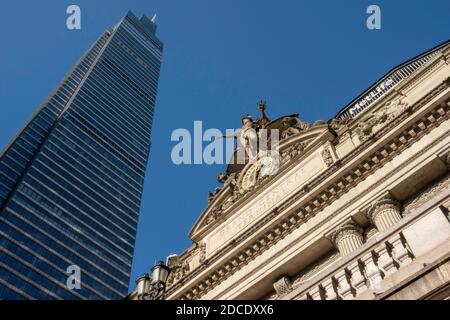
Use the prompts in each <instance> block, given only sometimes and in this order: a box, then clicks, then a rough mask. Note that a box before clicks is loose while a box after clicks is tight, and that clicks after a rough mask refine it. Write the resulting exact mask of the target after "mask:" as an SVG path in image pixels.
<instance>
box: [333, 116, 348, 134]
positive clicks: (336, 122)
mask: <svg viewBox="0 0 450 320" xmlns="http://www.w3.org/2000/svg"><path fill="white" fill-rule="evenodd" d="M349 121H350V120H349V119H336V118H334V119H332V120H331V121H330V128H331V129H333V130H334V131H339V130H340V129H341V128H345V127H347V123H348V122H349Z"/></svg>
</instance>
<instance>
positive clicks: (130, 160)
mask: <svg viewBox="0 0 450 320" xmlns="http://www.w3.org/2000/svg"><path fill="white" fill-rule="evenodd" d="M155 33H156V24H155V21H154V19H152V20H150V19H149V18H147V17H145V16H143V17H141V18H140V19H138V18H137V17H136V16H135V15H133V14H132V13H131V12H129V13H127V14H126V15H125V17H123V18H122V19H121V20H120V21H119V23H118V24H117V25H116V26H115V27H114V28H110V29H108V30H107V31H106V32H105V33H104V34H103V35H102V36H101V37H100V38H99V39H98V40H97V41H96V42H95V43H94V45H93V46H92V47H91V48H90V49H89V50H88V51H87V52H86V54H85V55H84V56H83V57H82V58H81V59H80V61H79V62H78V63H77V64H76V65H75V67H74V68H73V69H72V70H71V71H70V72H69V73H68V75H67V76H66V77H65V78H64V80H63V81H62V82H61V83H60V84H59V85H58V87H57V88H56V90H55V91H54V92H53V93H52V94H51V95H50V96H49V97H48V99H47V100H46V101H45V102H44V103H43V104H42V106H41V107H40V108H39V109H38V111H37V112H36V113H35V114H34V115H33V117H32V119H31V120H30V121H29V122H28V123H27V124H26V125H25V127H24V128H23V129H22V130H21V131H20V132H19V134H18V135H17V136H16V137H15V138H14V139H13V141H12V142H11V143H10V144H9V145H8V146H7V147H6V149H5V150H4V151H3V152H2V153H1V154H0V298H2V299H120V298H123V297H124V296H125V295H126V294H127V290H128V283H129V278H130V271H131V262H132V256H133V251H134V244H135V236H136V228H137V223H138V217H139V208H140V203H141V196H142V189H143V183H144V175H145V170H146V166H147V160H148V154H149V150H150V134H151V129H152V120H153V112H154V106H155V98H156V92H157V86H158V78H159V71H160V65H161V57H162V51H163V44H162V43H161V41H160V40H159V39H158V38H157V37H156V35H155ZM78 268H79V269H78ZM77 270H79V271H80V275H81V277H80V282H81V283H80V284H81V288H79V289H76V288H75V289H71V288H72V286H67V283H70V284H72V285H73V284H75V285H76V283H77V282H76V279H77V278H76V275H77V272H76V271H77ZM71 276H72V277H71ZM74 277H75V278H74Z"/></svg>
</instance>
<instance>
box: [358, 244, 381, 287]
mask: <svg viewBox="0 0 450 320" xmlns="http://www.w3.org/2000/svg"><path fill="white" fill-rule="evenodd" d="M361 262H362V263H363V265H364V271H365V275H366V278H367V287H368V288H370V289H373V288H377V287H378V286H379V284H380V282H381V280H382V278H381V271H380V269H379V268H378V266H377V265H376V264H375V260H374V256H373V253H372V252H367V253H366V254H365V255H363V256H362V257H361Z"/></svg>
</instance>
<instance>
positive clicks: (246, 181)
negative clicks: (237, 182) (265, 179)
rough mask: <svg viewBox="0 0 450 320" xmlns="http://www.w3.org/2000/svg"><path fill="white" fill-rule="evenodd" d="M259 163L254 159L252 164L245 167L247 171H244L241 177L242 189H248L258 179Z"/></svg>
mask: <svg viewBox="0 0 450 320" xmlns="http://www.w3.org/2000/svg"><path fill="white" fill-rule="evenodd" d="M259 171H260V167H259V163H258V161H256V162H255V163H254V164H252V165H251V166H250V168H248V169H247V171H246V172H245V173H244V176H243V177H242V182H241V187H242V190H244V191H248V190H249V189H250V188H252V187H254V186H255V185H256V181H257V180H258V176H259Z"/></svg>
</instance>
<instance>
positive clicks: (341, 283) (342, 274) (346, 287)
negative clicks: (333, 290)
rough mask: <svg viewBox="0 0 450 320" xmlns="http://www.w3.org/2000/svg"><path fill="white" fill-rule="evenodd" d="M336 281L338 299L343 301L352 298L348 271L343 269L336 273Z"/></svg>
mask: <svg viewBox="0 0 450 320" xmlns="http://www.w3.org/2000/svg"><path fill="white" fill-rule="evenodd" d="M334 277H335V278H336V280H337V283H338V285H337V289H338V294H339V297H340V298H341V299H343V300H348V299H352V298H353V293H352V287H351V286H350V279H349V276H348V271H347V270H346V269H343V270H341V271H339V272H338V273H336V275H335V276H334Z"/></svg>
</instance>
